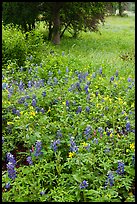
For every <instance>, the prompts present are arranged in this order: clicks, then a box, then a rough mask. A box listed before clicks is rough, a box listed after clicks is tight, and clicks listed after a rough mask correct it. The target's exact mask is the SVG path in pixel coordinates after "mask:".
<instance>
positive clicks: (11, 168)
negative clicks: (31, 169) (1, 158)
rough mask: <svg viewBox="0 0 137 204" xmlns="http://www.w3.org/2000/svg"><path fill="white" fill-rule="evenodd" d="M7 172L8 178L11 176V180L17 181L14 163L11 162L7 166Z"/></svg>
mask: <svg viewBox="0 0 137 204" xmlns="http://www.w3.org/2000/svg"><path fill="white" fill-rule="evenodd" d="M7 170H8V176H9V178H11V179H13V180H14V179H15V178H16V171H15V169H14V164H13V163H11V162H9V163H8V164H7Z"/></svg>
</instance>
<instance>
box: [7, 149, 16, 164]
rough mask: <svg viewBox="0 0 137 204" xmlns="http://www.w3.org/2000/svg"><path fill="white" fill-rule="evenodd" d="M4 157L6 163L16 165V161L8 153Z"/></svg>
mask: <svg viewBox="0 0 137 204" xmlns="http://www.w3.org/2000/svg"><path fill="white" fill-rule="evenodd" d="M6 156H7V161H8V162H11V163H12V164H13V165H16V160H15V158H14V156H13V155H12V154H11V153H10V152H8V153H7V154H6Z"/></svg>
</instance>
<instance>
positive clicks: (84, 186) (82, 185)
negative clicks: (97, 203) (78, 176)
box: [79, 180, 88, 189]
mask: <svg viewBox="0 0 137 204" xmlns="http://www.w3.org/2000/svg"><path fill="white" fill-rule="evenodd" d="M79 187H80V189H84V188H87V187H88V182H87V181H86V180H84V181H82V183H81V184H80V185H79Z"/></svg>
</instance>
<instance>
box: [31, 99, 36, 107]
mask: <svg viewBox="0 0 137 204" xmlns="http://www.w3.org/2000/svg"><path fill="white" fill-rule="evenodd" d="M36 103H37V102H36V100H35V99H34V98H33V100H32V106H33V107H35V106H36Z"/></svg>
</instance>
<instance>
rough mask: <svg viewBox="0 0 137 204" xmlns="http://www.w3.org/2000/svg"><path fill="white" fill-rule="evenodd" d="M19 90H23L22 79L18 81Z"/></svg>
mask: <svg viewBox="0 0 137 204" xmlns="http://www.w3.org/2000/svg"><path fill="white" fill-rule="evenodd" d="M19 90H20V91H23V90H24V84H23V82H22V81H20V83H19Z"/></svg>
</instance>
